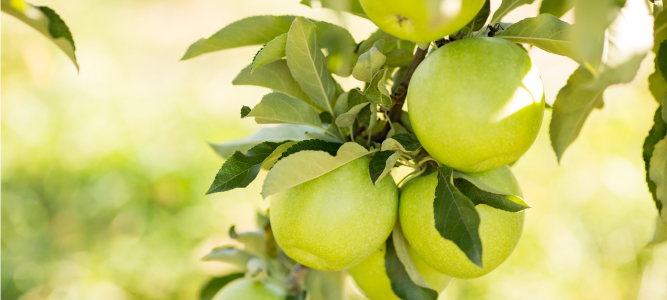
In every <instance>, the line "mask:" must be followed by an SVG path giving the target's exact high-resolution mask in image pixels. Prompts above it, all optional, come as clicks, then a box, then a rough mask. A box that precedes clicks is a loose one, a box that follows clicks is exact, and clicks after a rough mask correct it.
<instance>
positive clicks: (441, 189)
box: [433, 166, 482, 267]
mask: <svg viewBox="0 0 667 300" xmlns="http://www.w3.org/2000/svg"><path fill="white" fill-rule="evenodd" d="M437 176H438V185H437V186H436V188H435V199H434V200H433V212H434V217H435V228H436V229H437V230H438V232H439V233H440V236H442V237H443V238H445V239H448V240H450V241H452V242H454V244H456V245H457V246H458V247H459V249H461V251H463V253H465V254H466V256H467V257H468V259H470V261H472V262H473V263H474V264H476V265H478V266H479V267H482V240H481V239H480V238H479V223H480V218H479V214H478V213H477V210H475V205H474V204H473V202H472V201H471V200H470V199H468V197H466V196H465V195H464V194H463V193H461V191H459V190H458V189H457V188H456V186H455V185H454V181H453V170H452V168H450V167H447V166H440V167H438V173H437Z"/></svg>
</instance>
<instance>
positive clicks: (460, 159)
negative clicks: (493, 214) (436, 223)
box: [407, 38, 544, 172]
mask: <svg viewBox="0 0 667 300" xmlns="http://www.w3.org/2000/svg"><path fill="white" fill-rule="evenodd" d="M543 95H544V88H543V86H542V79H540V74H539V73H538V71H537V68H536V67H535V64H534V63H533V62H532V61H531V59H530V57H529V56H528V54H526V51H524V49H522V48H521V46H518V45H516V44H514V43H512V42H509V41H506V40H503V39H500V38H471V39H464V40H461V41H457V42H453V43H449V44H447V45H445V46H443V47H440V48H439V49H438V50H436V51H434V52H433V53H431V55H429V56H428V57H427V58H426V59H425V60H424V61H423V62H422V63H421V64H420V65H419V67H418V68H417V70H416V71H415V73H414V75H413V76H412V80H410V87H409V88H408V96H407V102H408V113H409V114H410V121H411V122H412V128H413V129H414V131H415V134H416V135H417V137H418V138H419V141H420V142H421V144H422V146H423V147H424V149H426V151H428V153H430V154H431V155H432V156H433V157H434V158H435V159H437V160H438V161H439V162H441V163H443V164H445V165H447V166H450V167H452V168H454V169H456V170H459V171H463V172H481V171H486V170H490V169H494V168H498V167H500V166H504V165H506V164H508V163H511V162H513V161H516V160H517V159H519V157H521V155H523V154H524V153H525V152H526V151H527V150H528V148H530V146H531V145H532V144H533V142H534V141H535V138H536V137H537V133H538V132H539V130H540V125H542V117H543V115H544V97H543Z"/></svg>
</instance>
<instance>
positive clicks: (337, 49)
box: [315, 21, 359, 77]
mask: <svg viewBox="0 0 667 300" xmlns="http://www.w3.org/2000/svg"><path fill="white" fill-rule="evenodd" d="M315 25H317V29H316V31H315V32H316V35H317V43H318V44H319V45H320V47H322V48H324V49H327V53H328V54H327V67H328V69H329V71H330V72H332V73H334V74H336V75H339V76H343V77H347V76H350V74H352V68H353V67H354V64H355V63H356V62H357V58H358V57H359V54H357V52H355V50H356V49H357V42H356V41H355V40H354V38H353V37H352V34H350V32H349V31H347V29H345V28H343V27H340V26H338V25H334V24H331V23H327V22H323V21H315Z"/></svg>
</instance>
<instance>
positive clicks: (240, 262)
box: [202, 246, 254, 271]
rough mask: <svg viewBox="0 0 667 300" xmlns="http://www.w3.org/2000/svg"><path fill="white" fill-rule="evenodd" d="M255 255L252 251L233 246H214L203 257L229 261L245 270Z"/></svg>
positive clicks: (204, 258) (211, 259)
mask: <svg viewBox="0 0 667 300" xmlns="http://www.w3.org/2000/svg"><path fill="white" fill-rule="evenodd" d="M253 257H254V256H253V255H251V254H250V253H248V252H245V251H242V250H239V249H236V248H234V247H232V246H223V247H217V248H214V249H213V250H212V251H211V252H210V253H209V254H206V255H205V256H204V257H202V260H203V261H220V262H224V263H229V264H232V265H234V266H236V267H237V268H239V270H243V271H245V270H246V266H247V264H248V261H250V260H251V259H252V258H253Z"/></svg>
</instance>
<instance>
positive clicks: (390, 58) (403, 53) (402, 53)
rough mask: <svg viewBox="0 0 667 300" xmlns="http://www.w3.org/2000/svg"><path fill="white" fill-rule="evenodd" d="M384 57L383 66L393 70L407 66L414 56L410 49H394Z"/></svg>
mask: <svg viewBox="0 0 667 300" xmlns="http://www.w3.org/2000/svg"><path fill="white" fill-rule="evenodd" d="M386 56H387V60H386V61H385V65H387V66H389V67H393V68H396V67H399V68H400V67H407V66H409V65H410V63H411V62H412V58H413V57H414V54H413V53H412V50H410V49H394V50H391V51H388V52H387V54H386Z"/></svg>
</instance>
